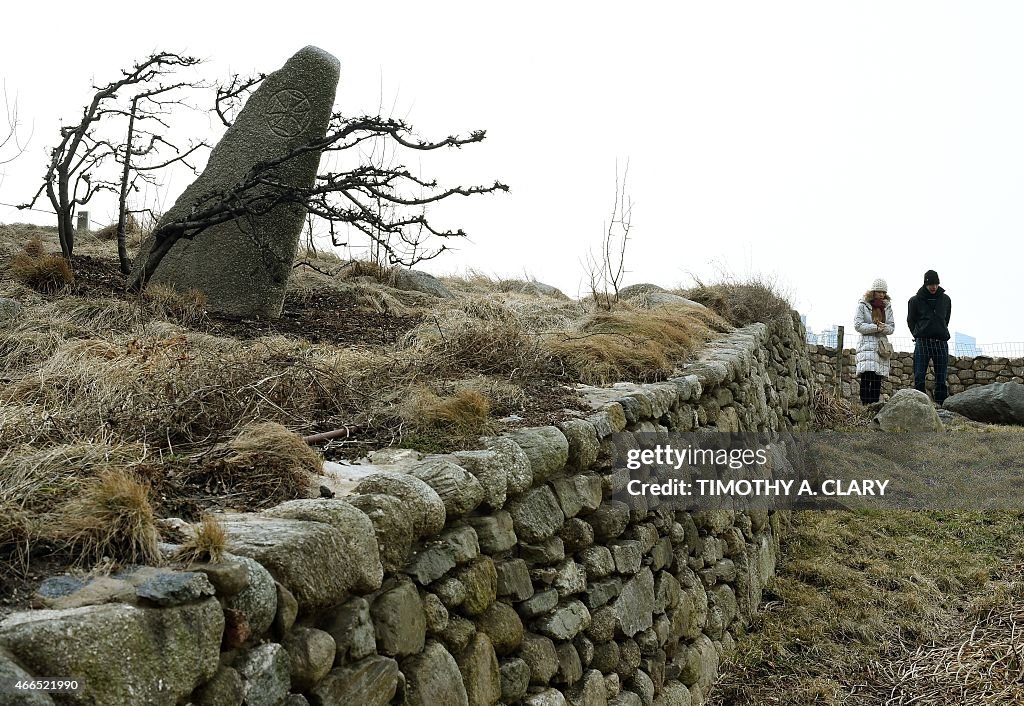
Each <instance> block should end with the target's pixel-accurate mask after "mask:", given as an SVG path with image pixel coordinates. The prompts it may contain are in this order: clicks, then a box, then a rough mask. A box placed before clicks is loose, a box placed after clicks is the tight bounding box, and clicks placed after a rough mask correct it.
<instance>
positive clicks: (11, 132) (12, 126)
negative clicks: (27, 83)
mask: <svg viewBox="0 0 1024 706" xmlns="http://www.w3.org/2000/svg"><path fill="white" fill-rule="evenodd" d="M3 94H4V119H5V120H6V122H7V129H6V130H5V131H4V132H0V165H4V164H9V163H11V162H13V161H14V160H15V159H17V158H18V157H19V156H21V153H22V152H24V151H25V147H26V146H27V145H28V141H29V140H31V139H32V135H31V134H30V135H29V136H28V138H27V139H26V140H25V141H24V142H22V141H21V139H20V137H19V136H18V127H19V125H20V121H19V120H18V99H17V98H15V99H14V100H13V101H11V100H10V99H9V98H8V95H7V84H6V83H5V84H4V86H3ZM0 176H2V175H0Z"/></svg>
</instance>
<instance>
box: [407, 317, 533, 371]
mask: <svg viewBox="0 0 1024 706" xmlns="http://www.w3.org/2000/svg"><path fill="white" fill-rule="evenodd" d="M403 346H404V347H405V348H406V350H408V351H409V352H410V353H413V354H414V355H416V356H417V357H418V358H419V359H420V361H421V362H422V365H423V369H424V372H427V373H429V374H432V375H435V376H444V377H448V378H450V377H452V376H453V375H465V374H466V373H467V372H475V373H480V374H483V375H495V376H502V377H506V378H507V379H510V380H525V379H527V378H530V377H533V376H536V375H540V374H542V373H544V372H546V371H548V370H549V369H550V354H549V352H548V351H547V350H546V349H545V347H544V346H543V345H542V341H541V338H540V336H537V335H534V334H532V333H531V332H530V331H529V330H528V329H527V328H526V326H525V325H524V324H523V322H522V321H521V320H520V318H519V317H518V316H517V315H516V314H515V313H514V312H512V311H510V310H508V309H507V308H505V307H503V306H502V305H501V304H498V303H494V302H465V303H463V304H462V305H461V306H460V307H458V308H453V309H449V310H446V311H442V312H440V313H439V314H438V315H436V316H434V317H433V318H432V319H431V320H429V321H426V322H424V323H423V324H421V325H419V326H418V327H416V328H415V329H413V330H412V331H410V332H409V333H407V334H406V336H405V339H404V341H403Z"/></svg>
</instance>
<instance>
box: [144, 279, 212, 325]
mask: <svg viewBox="0 0 1024 706" xmlns="http://www.w3.org/2000/svg"><path fill="white" fill-rule="evenodd" d="M142 298H143V299H144V300H145V302H146V303H147V304H148V305H149V308H150V310H151V311H152V312H153V313H154V314H155V315H157V316H159V317H161V318H164V319H170V320H173V321H177V322H179V323H180V324H182V325H183V326H194V325H196V324H198V323H199V322H201V321H202V320H203V319H204V318H206V295H205V294H204V293H203V292H200V291H199V290H197V289H189V290H187V291H184V292H181V291H178V290H177V289H175V288H174V287H171V286H169V285H166V284H159V283H157V284H151V285H149V286H148V287H146V290H145V291H144V292H143V294H142Z"/></svg>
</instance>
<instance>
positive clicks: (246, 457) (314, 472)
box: [193, 422, 324, 508]
mask: <svg viewBox="0 0 1024 706" xmlns="http://www.w3.org/2000/svg"><path fill="white" fill-rule="evenodd" d="M211 457H212V458H210V459H206V460H205V462H204V463H203V464H202V465H200V466H198V467H197V468H196V469H195V470H194V471H193V476H194V479H195V480H200V479H201V480H203V481H204V482H206V483H208V484H211V485H212V486H213V488H211V490H213V491H215V492H217V493H218V494H219V495H223V496H226V497H233V498H237V499H238V501H240V502H242V503H244V505H245V506H246V507H254V508H262V507H272V506H274V505H277V504H279V503H282V502H284V501H286V500H294V499H295V498H305V497H308V496H309V493H310V490H311V488H312V480H313V479H314V478H315V477H316V476H318V475H319V474H320V472H321V471H322V469H323V462H324V461H323V457H322V456H321V455H320V454H319V453H317V452H316V451H315V450H313V449H312V448H310V447H309V446H308V445H307V444H306V442H304V441H303V440H302V437H301V436H299V435H298V434H296V433H295V432H292V431H289V430H288V429H286V428H285V427H283V426H281V425H280V424H277V423H274V422H258V423H255V424H250V425H248V426H246V427H243V428H242V429H241V430H240V431H239V433H238V434H237V435H236V436H235V438H233V439H232V440H231V441H229V442H228V443H227V444H224V445H223V446H222V447H219V448H215V449H214V450H212V451H211Z"/></svg>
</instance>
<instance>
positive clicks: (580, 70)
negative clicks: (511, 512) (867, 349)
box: [0, 0, 1024, 343]
mask: <svg viewBox="0 0 1024 706" xmlns="http://www.w3.org/2000/svg"><path fill="white" fill-rule="evenodd" d="M156 8H159V11H158V10H157V9H156ZM378 8H379V9H378ZM4 24H5V29H4V30H3V41H2V42H0V77H2V78H3V79H4V80H5V81H6V84H7V90H8V92H9V93H10V94H11V95H12V96H13V95H15V94H16V95H17V98H18V100H19V104H20V109H21V117H22V119H23V121H25V122H26V123H28V124H31V123H34V136H33V138H32V142H31V145H30V151H29V153H28V154H26V155H25V156H23V157H22V158H21V159H19V160H18V161H17V162H15V163H14V164H10V165H7V166H6V167H5V168H3V169H5V171H6V177H5V179H4V181H3V183H2V184H0V201H4V202H9V203H15V202H20V201H22V200H23V199H24V198H26V197H28V196H29V195H30V194H31V192H32V191H33V190H34V189H35V187H36V185H37V183H38V179H39V177H40V176H41V173H42V165H43V163H44V160H45V153H46V149H47V148H48V147H49V146H51V145H52V144H53V141H54V138H55V136H56V130H57V125H58V119H59V117H60V116H67V117H69V118H72V117H76V116H77V114H78V113H79V112H80V111H81V106H82V105H83V104H84V102H85V101H86V99H87V98H88V95H89V92H88V87H89V85H90V81H91V80H92V79H95V80H96V81H97V82H106V81H108V80H111V79H112V78H113V77H115V76H116V75H117V71H118V69H119V68H120V67H121V66H125V65H128V64H130V63H131V61H132V60H134V59H138V58H141V57H143V56H145V55H147V54H148V53H150V52H151V51H153V50H169V51H181V52H187V53H191V54H194V55H197V56H200V57H203V58H205V59H208V63H207V65H206V66H205V67H204V69H203V71H204V74H205V75H207V76H210V77H211V78H218V77H223V76H225V75H227V74H228V73H229V72H232V71H237V72H250V71H258V70H262V71H266V72H270V71H272V70H275V69H277V68H279V67H280V65H281V64H282V63H283V62H284V60H286V59H287V57H288V56H290V55H291V54H292V53H294V52H295V51H296V50H298V49H299V48H301V47H302V46H304V45H306V44H315V45H317V46H320V47H322V48H324V49H326V50H328V51H330V52H331V53H333V54H334V55H335V56H337V57H338V58H339V59H340V61H341V84H340V86H339V89H338V106H339V107H340V108H341V109H343V110H345V111H348V112H351V113H353V114H355V113H365V112H376V111H377V107H378V105H379V103H380V98H381V95H382V94H383V97H384V102H385V104H386V105H385V108H386V110H389V109H390V108H391V106H392V105H394V107H395V114H396V115H398V116H400V117H407V118H408V120H409V121H410V122H411V123H412V124H413V125H415V126H416V127H417V128H419V130H420V131H421V133H422V134H423V135H424V136H426V137H442V136H445V135H448V134H450V133H452V132H468V131H469V130H472V129H476V128H483V129H486V130H487V132H488V137H487V140H486V141H485V142H484V143H483V144H481V145H474V146H470V147H467V148H465V149H463V150H461V151H459V152H457V153H454V154H453V155H452V156H451V157H448V156H445V157H438V156H437V155H433V154H426V155H424V156H423V157H422V160H420V161H419V162H418V163H419V164H422V169H423V173H424V174H425V175H436V176H438V177H441V178H442V179H444V180H447V181H462V182H465V183H490V182H491V181H492V180H494V179H496V178H497V179H500V180H502V181H503V182H505V183H507V184H509V185H510V187H511V189H512V190H511V192H510V193H509V194H503V195H495V196H485V197H476V198H474V199H470V200H464V201H462V202H460V203H459V204H458V207H457V208H450V209H444V210H441V211H438V212H437V215H436V218H437V219H438V224H439V225H443V226H445V227H449V226H452V227H459V226H461V227H463V228H465V229H466V231H467V232H468V233H469V234H470V236H471V241H470V242H464V243H462V244H461V248H460V250H459V252H457V253H454V254H450V255H448V256H445V257H443V258H442V259H439V260H436V261H434V262H432V263H430V264H429V265H426V266H425V269H428V270H430V271H432V272H435V273H443V272H449V271H459V270H461V269H462V268H465V267H474V268H477V269H479V270H482V271H484V272H487V273H490V274H499V275H506V276H522V275H523V273H528V274H530V275H532V276H533V277H536V278H537V279H539V280H541V281H544V282H547V283H549V284H553V285H556V286H558V287H560V288H562V289H563V290H564V291H566V292H567V293H569V294H572V295H576V294H578V293H580V292H581V291H582V288H583V282H582V278H583V266H582V265H581V259H582V257H583V256H584V254H585V253H586V251H587V250H588V249H589V248H591V247H593V246H595V245H596V244H597V243H598V242H599V240H600V237H601V233H602V227H603V223H604V222H605V221H606V220H607V218H608V212H609V210H610V208H611V205H612V200H613V198H614V180H615V162H616V159H618V160H619V162H620V164H621V163H623V162H624V161H625V159H626V158H628V159H629V160H630V172H629V183H628V186H629V192H630V194H631V196H632V198H633V200H634V202H635V206H634V211H633V232H632V235H633V238H634V239H633V242H632V243H631V245H630V247H629V250H628V252H627V262H626V264H627V268H628V270H629V274H628V275H627V280H628V282H627V283H635V282H644V281H651V282H656V283H658V284H661V285H663V286H674V285H676V284H688V283H689V282H690V281H691V280H690V274H689V273H695V274H697V275H698V276H700V277H702V278H704V279H713V278H714V276H715V274H716V271H721V270H726V271H728V272H730V273H732V274H734V275H737V276H744V275H747V274H751V273H760V274H764V275H767V276H774V277H777V278H778V280H779V282H780V283H781V284H782V285H783V286H784V287H786V288H788V289H789V290H790V291H791V293H792V295H793V299H794V302H795V304H796V306H797V308H798V309H799V310H800V311H801V312H803V313H805V314H806V315H807V317H808V321H809V324H810V325H811V326H812V327H814V328H815V329H819V330H820V329H823V328H826V327H827V326H829V325H831V324H833V323H838V324H845V325H846V326H847V327H848V328H849V327H850V326H851V325H852V317H853V311H854V306H855V303H856V301H857V299H858V297H859V296H860V295H861V294H862V293H863V291H864V290H865V289H866V288H867V287H868V286H869V285H870V283H871V281H872V280H873V279H874V278H876V277H883V278H885V279H887V280H888V282H889V287H890V293H891V294H892V295H893V299H894V301H895V305H896V317H897V322H898V327H897V335H898V336H909V332H908V331H907V330H906V327H905V323H903V322H905V318H906V300H907V298H908V297H909V296H911V295H912V294H913V293H914V291H916V289H917V288H918V287H919V286H920V284H921V280H922V275H923V273H924V271H925V270H926V269H929V268H933V269H936V270H938V272H939V274H940V276H941V278H942V283H943V286H944V287H946V289H947V292H948V293H949V295H950V296H951V297H952V299H953V321H952V325H951V328H953V329H956V330H958V331H961V332H965V333H968V334H971V335H974V336H976V337H977V339H978V340H979V342H983V343H984V342H993V343H994V342H1004V341H1024V316H1021V315H1020V313H1019V311H1020V297H1019V295H1018V290H1019V288H1020V283H1019V280H1020V272H1021V262H1022V260H1024V258H1022V255H1024V243H1022V239H1021V233H1022V232H1024V199H1022V196H1024V42H1021V41H1020V37H1021V36H1024V5H1021V4H1020V3H1013V2H986V3H968V2H957V3H951V2H935V1H934V0H931V1H928V2H899V3H893V2H887V1H886V2H856V3H853V2H841V3H840V2H829V1H825V0H813V1H808V2H782V1H778V0H775V1H773V2H768V3H766V2H714V3H709V2H676V3H671V4H669V3H659V4H654V3H643V4H640V3H633V4H626V3H621V2H619V3H613V4H612V3H598V2H587V3H582V2H550V0H549V1H548V2H543V3H539V2H529V1H527V2H519V3H515V4H514V5H505V6H502V7H501V9H499V8H498V6H497V5H493V4H481V3H479V2H466V3H456V2H432V3H425V2H416V3H411V2H403V1H398V2H389V3H353V2H337V3H330V4H327V3H324V4H320V3H317V4H315V5H314V4H311V3H258V4H249V5H246V6H243V5H241V4H238V3H231V4H230V6H228V5H227V4H221V3H213V2H202V3H198V2H192V1H191V0H182V1H178V2H174V3H168V4H161V5H149V4H146V3H139V2H137V0H136V1H134V2H130V3H110V2H106V3H105V2H90V3H80V2H79V3H54V2H50V3H40V2H34V3H17V4H14V5H12V6H11V7H8V8H5V10H4ZM204 124H205V123H204ZM413 159H414V160H415V159H416V157H413ZM416 164H417V162H415V161H413V162H411V163H410V166H414V165H416ZM184 186H185V184H184V183H181V184H173V185H172V186H171V188H170V189H169V191H171V192H173V193H170V194H169V195H168V196H166V199H167V200H168V203H169V202H170V201H172V200H173V198H174V197H175V196H177V192H179V191H180V190H181V189H182V188H184ZM91 210H92V212H93V218H94V219H96V220H100V221H105V220H106V219H107V218H108V217H109V216H110V214H111V213H112V208H110V207H109V206H102V205H100V204H97V205H94V206H93V207H92V209H91ZM16 220H33V221H37V222H51V221H50V220H48V218H47V216H46V214H43V213H35V214H32V215H31V216H29V215H28V214H27V213H26V212H16V211H14V210H12V209H9V208H7V207H3V206H0V221H2V222H12V221H16Z"/></svg>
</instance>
